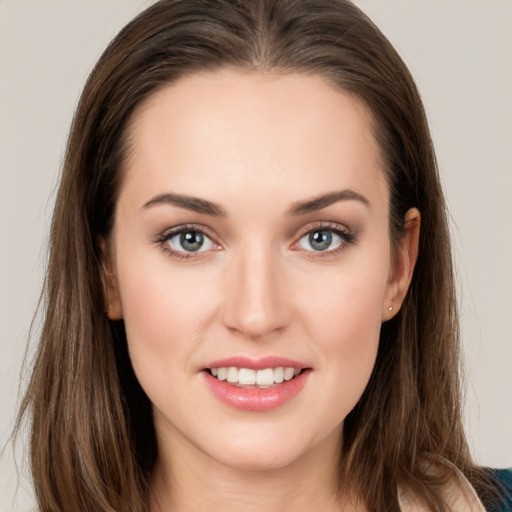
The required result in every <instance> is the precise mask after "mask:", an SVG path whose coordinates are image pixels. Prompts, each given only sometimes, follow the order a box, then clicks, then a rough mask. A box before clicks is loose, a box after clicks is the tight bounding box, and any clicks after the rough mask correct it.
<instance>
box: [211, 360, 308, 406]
mask: <svg viewBox="0 0 512 512" xmlns="http://www.w3.org/2000/svg"><path fill="white" fill-rule="evenodd" d="M310 373H311V368H308V367H306V366H305V365H303V364H301V363H298V362H297V361H293V360H291V359H287V358H281V357H275V356H270V357H264V358H260V359H251V358H248V357H245V356H239V357H230V358H226V359H221V360H217V361H214V362H212V363H210V364H209V365H208V366H207V367H206V368H204V369H203V372H202V374H203V376H204V379H205V382H206V384H207V386H208V388H209V389H210V391H211V392H212V393H213V394H214V395H215V396H216V397H217V398H218V399H219V400H221V401H222V402H224V403H225V404H228V405H230V406H232V407H235V408H237V409H241V410H245V411H258V412H261V411H268V410H271V409H275V408H277V407H280V406H281V405H283V404H285V403H286V402H288V401H289V400H291V399H293V398H294V397H295V396H296V395H297V394H298V393H299V392H300V391H301V390H302V388H303V387H304V385H305V384H306V381H307V379H308V376H309V374H310Z"/></svg>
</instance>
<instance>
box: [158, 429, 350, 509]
mask: <svg viewBox="0 0 512 512" xmlns="http://www.w3.org/2000/svg"><path fill="white" fill-rule="evenodd" d="M166 448H168V447H166V446H165V445H164V446H160V447H159V453H160V455H159V459H158V462H157V464H156V468H155V471H154V473H153V478H152V481H151V485H150V511H151V512H168V511H171V510H172V511H173V512H188V511H194V512H203V511H205V512H206V511H208V512H209V511H211V510H212V507H213V508H214V509H215V510H222V511H223V512H235V511H236V512H253V511H254V512H256V511H257V512H260V511H261V510H265V511H268V512H282V511H283V510H294V511H296V512H306V511H307V512H309V511H311V510H323V511H326V512H339V511H342V510H343V511H345V510H346V511H348V510H350V511H353V510H355V508H354V507H349V506H347V504H346V503H345V505H344V504H343V503H342V502H341V501H340V499H339V497H337V467H338V454H339V432H334V433H333V434H332V438H327V439H325V440H324V441H323V442H322V443H321V444H320V445H317V446H315V448H314V449H312V450H310V451H308V452H306V453H304V454H302V455H301V456H300V457H299V458H298V459H296V460H294V461H293V462H291V463H290V464H288V465H286V466H285V467H279V468H271V469H268V468H264V469H261V468H258V469H247V468H240V467H228V466H226V465H224V464H222V463H220V462H219V461H216V460H213V459H212V458H211V457H209V456H208V455H207V454H205V453H204V452H202V451H200V450H199V449H198V448H197V447H195V446H193V445H189V446H186V447H183V446H181V447H178V446H176V445H174V447H173V449H172V450H171V449H166ZM344 501H345V502H348V500H344Z"/></svg>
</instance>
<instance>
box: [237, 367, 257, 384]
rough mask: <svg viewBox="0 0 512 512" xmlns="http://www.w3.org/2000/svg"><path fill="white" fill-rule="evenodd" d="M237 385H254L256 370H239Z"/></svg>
mask: <svg viewBox="0 0 512 512" xmlns="http://www.w3.org/2000/svg"><path fill="white" fill-rule="evenodd" d="M238 383H239V384H242V386H250V385H252V384H256V370H250V369H249V368H240V371H239V372H238Z"/></svg>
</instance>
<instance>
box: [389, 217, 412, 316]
mask: <svg viewBox="0 0 512 512" xmlns="http://www.w3.org/2000/svg"><path fill="white" fill-rule="evenodd" d="M420 223H421V215H420V212H419V210H418V209H417V208H411V209H410V210H409V211H408V212H407V213H406V214H405V217H404V233H403V234H402V237H401V238H400V240H399V242H398V248H397V251H396V254H395V257H394V260H393V262H392V266H391V271H390V275H389V280H388V284H387V288H386V295H385V298H384V303H383V305H382V321H383V322H385V321H386V320H390V319H391V318H393V317H394V316H395V315H396V313H397V312H398V311H399V310H400V308H401V306H402V303H403V301H404V298H405V295H406V293H407V290H408V289H409V285H410V283H411V279H412V275H413V272H414V266H415V265H416V260H417V259H418V246H419V239H420Z"/></svg>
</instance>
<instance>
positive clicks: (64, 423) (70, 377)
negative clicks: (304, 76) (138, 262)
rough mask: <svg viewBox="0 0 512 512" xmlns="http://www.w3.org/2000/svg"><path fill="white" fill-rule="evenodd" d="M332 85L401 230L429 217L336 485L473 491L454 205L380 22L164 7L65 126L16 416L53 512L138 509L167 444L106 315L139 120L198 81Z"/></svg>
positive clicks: (300, 5) (341, 3)
mask: <svg viewBox="0 0 512 512" xmlns="http://www.w3.org/2000/svg"><path fill="white" fill-rule="evenodd" d="M222 67H232V68H236V69H240V70H246V71H263V72H265V71H273V72H282V73H287V72H302V73H312V74H317V75H321V76H323V77H325V78H327V79H329V80H330V81H331V82H332V83H333V84H335V85H336V86H337V87H339V88H340V89H342V90H345V91H349V92H351V93H353V94H354V95H356V96H357V97H359V98H360V99H361V100H362V101H363V102H364V103H365V104H366V105H367V106H368V108H369V109H370V111H371V113H372V115H373V120H374V133H375V137H376V139H377V141H378V143H379V147H380V154H381V160H382V168H383V171H384V172H385V174H386V177H387V180H388V183H389V187H390V191H391V204H390V211H391V214H390V234H391V239H392V241H394V242H396V241H397V240H398V239H399V237H400V234H401V233H402V230H403V219H404V214H405V212H406V211H407V210H408V209H409V208H411V207H417V208H418V209H419V210H420V212H421V215H422V226H421V237H420V248H419V258H418V262H417V265H416V269H415V272H414V276H413V280H412V283H411V287H410V290H409V293H408V295H407V297H406V299H405V302H404V304H403V307H402V309H401V311H400V312H399V313H398V314H397V315H396V316H395V317H394V319H393V320H391V321H389V322H387V323H385V324H383V325H382V330H381V339H380V348H379V353H378V357H377V362H376V366H375V369H374V372H373V375H372V377H371V380H370V382H369V384H368V386H367V388H366V390H365V392H364V394H363V396H362V397H361V399H360V401H359V403H358V404H357V406H356V407H355V409H354V410H353V411H352V412H351V413H350V414H349V416H348V417H347V418H346V420H345V423H344V430H343V446H344V452H343V456H342V457H341V464H340V469H339V475H340V488H341V486H343V487H344V488H346V487H347V486H352V488H353V489H354V490H356V491H357V492H358V493H359V494H360V496H361V498H362V499H364V500H365V502H366V503H367V504H368V506H369V508H370V509H371V510H375V511H384V510H398V497H397V486H402V487H406V488H410V489H412V490H413V491H414V492H415V493H417V495H419V496H420V497H421V498H423V499H424V500H425V501H426V503H428V504H429V505H430V507H431V509H432V510H446V509H447V505H446V504H445V503H443V498H442V493H441V490H440V489H441V486H442V484H443V483H445V482H447V481H448V480H449V479H450V478H452V477H453V476H454V471H455V469H454V468H458V469H459V470H460V471H462V472H463V473H464V474H465V475H466V476H467V477H468V478H469V479H470V481H471V482H472V483H473V484H474V485H475V486H476V487H477V488H482V487H483V485H484V483H485V478H484V474H483V472H482V471H480V470H479V469H478V468H477V467H476V466H475V465H474V464H473V463H472V461H471V458H470V454H469V451H468V447H467V443H466V439H465V436H464V432H463V427H462V423H461V410H460V408H461V405H460V404H461V391H460V372H459V339H458V323H457V322H458V317H457V307H456V297H455V292H454V276H453V268H452V257H451V253H450V238H449V232H448V224H447V216H446V208H445V203H444V199H443V194H442V191H441V188H440V184H439V176H438V171H437V166H436V159H435V155H434V150H433V147H432V142H431V138H430V135H429V130H428V126H427V121H426V118H425V114H424V109H423V106H422V103H421V100H420V97H419V94H418V91H417V89H416V86H415V84H414V82H413V80H412V78H411V76H410V74H409V72H408V70H407V68H406V66H405V65H404V63H403V62H402V60H401V59H400V57H399V56H398V55H397V53H396V52H395V50H394V49H393V47H392V46H391V44H390V43H389V42H388V41H387V39H386V38H385V37H384V36H383V35H382V34H381V32H380V31H379V30H378V29H377V28H376V27H375V25H374V24H373V23H372V22H371V21H370V20H369V19H368V18H367V17H366V16H365V15H364V14H363V13H361V12H360V11H359V9H357V8H356V7H355V6H354V5H353V4H352V3H350V2H349V1H347V0H197V1H192V0H162V1H160V2H157V3H156V4H155V5H153V6H151V7H150V8H148V9H147V10H146V11H144V12H143V13H142V14H140V15H139V16H138V17H137V18H136V19H134V20H133V21H132V22H131V23H129V24H128V25H127V26H126V27H125V28H124V29H123V30H122V31H121V32H120V33H119V35H118V36H117V37H116V38H115V39H114V40H113V41H112V43H111V44H110V45H109V47H108V48H107V49H106V51H105V52H104V54H103V55H102V57H101V58H100V60H99V62H98V63H97V65H96V67H95V68H94V70H93V72H92V73H91V75H90V77H89V79H88V81H87V84H86V86H85V89H84V91H83V94H82V97H81V100H80V103H79V105H78V109H77V112H76V116H75V118H74V121H73V125H72V127H71V133H70V137H69V141H68V146H67V152H66V157H65V162H64V167H63V172H62V178H61V182H60V187H59V192H58V196H57V201H56V206H55V211H54V216H53V221H52V226H51V235H50V259H49V266H48V272H47V277H46V281H45V287H44V292H43V298H44V300H43V302H42V305H43V308H44V324H43V327H42V333H41V337H40V343H39V348H38V352H37V356H36V359H35V363H34V368H33V373H32V377H31V380H30V383H29V386H28V390H27V392H26V395H25V398H24V400H23V403H22V407H21V411H20V416H19V420H18V425H19V422H20V421H21V420H22V418H23V417H24V416H25V415H26V413H27V412H29V413H30V417H31V438H30V443H31V444H30V453H31V468H32V473H33V479H34V485H35V489H36V495H37V500H38V503H39V507H40V510H41V512H46V511H48V512H49V511H52V512H55V511H66V512H68V511H70V510H73V511H75V510H76V511H78V510H80V511H84V512H87V511H90V512H93V511H94V512H107V511H111V512H112V511H116V512H119V511H144V510H147V493H148V481H149V477H150V475H151V472H152V469H153V466H154V463H155V459H156V455H157V446H156V441H155V434H154V430H153V423H152V416H151V407H150V403H149V400H148V398H147V397H146V395H145V394H144V392H143V391H142V389H141V388H140V386H139V384H138V383H137V380H136V378H135V376H134V374H133V370H132V368H131V364H130V360H129V357H128V353H127V346H126V336H125V332H124V328H123V323H122V321H120V322H111V321H109V320H108V319H107V316H106V314H105V310H104V307H105V300H104V293H103V289H102V266H101V248H100V240H101V239H102V238H104V237H108V235H109V233H110V230H111V229H112V225H113V212H114V205H115V203H116V198H117V194H118V191H119V186H120V182H121V179H122V175H121V174H122V173H121V168H122V162H123V158H124V157H125V155H126V151H127V149H128V140H127V137H126V133H127V129H128V127H129V123H130V120H131V119H132V117H133V112H134V110H135V109H136V108H137V107H138V106H140V105H141V103H142V102H143V101H144V100H145V99H147V98H148V97H149V96H150V95H152V94H154V93H155V91H156V90H158V89H159V88H160V87H163V86H165V85H167V84H169V83H171V82H173V81H175V80H177V79H179V78H180V77H182V76H184V75H186V74H190V73H194V72H196V71H204V70H215V69H219V68H222Z"/></svg>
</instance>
